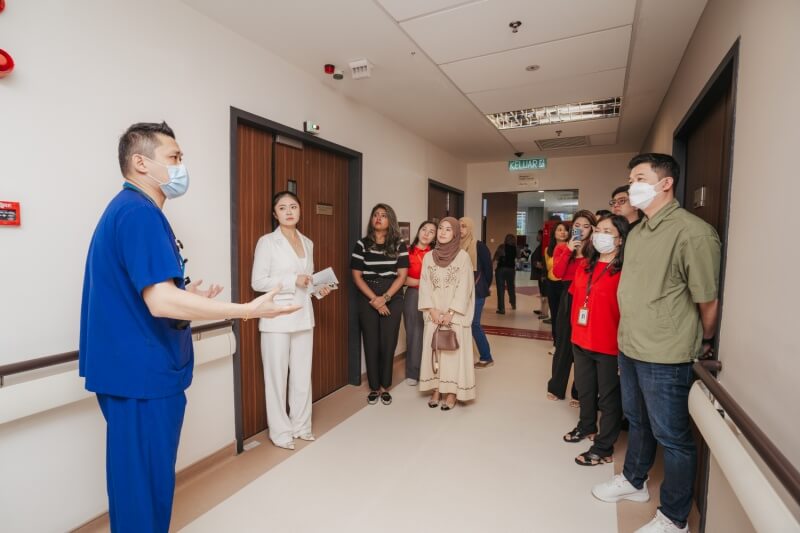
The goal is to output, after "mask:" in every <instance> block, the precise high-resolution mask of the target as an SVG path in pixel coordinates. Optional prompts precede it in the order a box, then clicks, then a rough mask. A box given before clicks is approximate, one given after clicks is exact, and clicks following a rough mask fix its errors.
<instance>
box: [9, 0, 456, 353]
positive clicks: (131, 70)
mask: <svg viewBox="0 0 800 533" xmlns="http://www.w3.org/2000/svg"><path fill="white" fill-rule="evenodd" d="M0 35H2V43H0V44H1V45H2V47H3V48H4V49H7V50H8V51H10V52H11V53H12V54H13V55H14V57H15V60H16V64H17V67H16V70H15V72H14V73H13V75H11V76H9V77H7V78H5V79H3V80H1V82H0V117H1V118H0V161H1V162H2V169H0V200H11V201H20V202H22V212H23V215H22V221H23V225H22V227H21V228H18V229H8V228H5V229H3V228H0V257H2V258H3V259H2V260H0V280H1V282H2V291H3V295H2V298H3V305H1V306H0V344H2V348H1V349H0V364H2V363H9V362H12V361H17V360H24V359H29V358H32V357H37V356H42V355H47V354H52V353H58V352H64V351H70V350H74V349H76V348H77V345H78V313H79V310H80V292H81V282H82V278H83V267H84V261H85V257H86V250H87V248H88V243H89V239H90V237H91V234H92V231H93V229H94V226H95V224H96V222H97V219H98V217H99V216H100V214H101V212H102V210H103V209H104V207H105V205H106V203H107V202H108V201H109V199H110V198H111V197H112V196H113V195H114V194H115V193H116V191H117V190H118V189H119V187H120V185H121V178H120V176H119V168H118V166H117V163H116V149H117V139H118V136H119V135H120V134H121V133H122V132H123V131H124V129H125V128H126V127H127V126H128V125H130V124H131V123H133V122H138V121H160V120H162V119H164V120H167V121H168V122H169V123H170V125H171V126H172V127H173V128H174V129H175V132H176V134H177V137H178V141H179V142H180V144H181V146H182V148H183V150H184V152H185V153H186V159H185V162H186V165H187V168H188V169H189V172H190V174H191V177H192V182H191V189H190V191H189V193H188V194H187V195H186V196H185V197H184V198H180V199H178V200H175V201H171V202H168V203H167V207H166V210H165V211H166V214H167V216H168V217H169V218H170V220H171V222H172V223H173V226H174V229H175V234H176V235H177V236H178V237H179V238H180V239H181V240H182V241H183V243H184V244H185V246H186V248H185V255H186V257H188V258H189V260H190V262H189V263H188V265H187V267H188V274H189V275H190V276H191V277H192V278H194V279H197V278H203V279H205V280H206V281H214V282H218V283H222V284H224V285H225V286H226V287H228V288H229V287H230V280H231V272H230V271H231V268H230V253H231V252H230V250H231V249H230V210H229V200H230V193H229V179H230V178H229V163H230V153H229V152H230V133H229V132H230V119H229V113H230V112H229V109H230V106H235V107H238V108H240V109H244V110H246V111H249V112H251V113H254V114H256V115H260V116H262V117H265V118H268V119H270V120H273V121H276V122H279V123H282V124H285V125H288V126H291V127H294V128H297V129H301V128H302V124H303V121H304V120H308V119H313V120H314V121H315V122H318V123H320V124H322V131H323V132H324V133H323V135H322V137H323V138H325V139H327V140H330V141H333V142H335V143H338V144H340V145H343V146H346V147H348V148H351V149H353V150H357V151H360V152H362V153H363V154H364V159H363V209H362V214H363V218H364V220H365V221H366V219H367V217H368V214H369V210H370V208H371V207H372V205H373V204H375V203H377V202H379V201H387V202H390V203H391V204H392V205H393V206H394V207H395V208H396V211H397V214H398V217H399V218H400V219H401V220H408V221H411V222H412V225H414V224H418V223H419V222H420V221H421V220H423V219H424V218H425V217H426V216H427V209H426V205H425V201H424V198H426V197H427V180H428V178H434V179H436V180H437V181H441V182H444V183H447V184H448V185H451V186H453V187H457V188H459V189H464V188H465V187H466V164H465V163H464V162H462V161H460V160H458V159H456V158H454V157H452V156H450V155H449V154H448V153H446V152H444V151H443V150H441V149H439V148H437V147H436V146H434V145H432V144H431V143H430V142H427V141H425V140H423V139H422V138H420V137H418V136H416V135H414V134H412V133H411V132H409V131H408V130H405V129H403V128H402V127H400V126H399V125H397V124H396V123H394V122H391V121H390V120H388V119H386V118H385V117H384V116H382V115H380V114H378V113H377V112H375V111H373V110H371V109H368V108H365V107H363V106H361V105H358V104H356V103H355V102H354V101H352V100H350V99H348V98H347V97H346V94H347V90H346V85H339V86H336V87H332V86H330V85H328V84H326V83H324V82H323V81H322V75H320V76H318V77H317V76H312V75H309V74H307V73H305V72H303V71H300V70H299V69H297V68H295V67H294V66H292V65H290V64H288V63H286V62H285V61H284V60H282V59H281V58H280V57H278V56H276V55H274V54H272V53H270V52H268V51H266V50H264V49H262V48H260V47H258V46H256V45H255V44H254V43H252V42H251V41H248V40H246V39H244V38H242V37H240V36H238V35H237V34H235V33H233V32H231V31H229V30H227V29H226V28H224V27H222V26H220V25H218V24H217V23H215V22H214V21H212V20H211V19H209V18H208V17H206V16H204V15H202V14H200V13H198V12H196V11H194V10H193V9H191V8H190V7H188V6H187V5H186V4H184V3H182V2H179V1H177V0H162V1H157V0H141V1H138V2H134V3H131V2H122V1H120V0H113V1H106V0H85V1H82V2H66V1H62V0H37V1H34V2H9V4H8V7H7V9H6V10H5V11H4V12H3V14H2V16H0ZM420 199H423V200H422V201H420ZM338 274H339V275H340V276H343V277H346V276H347V275H348V273H347V272H340V273H338ZM221 298H223V299H229V298H230V292H229V291H228V290H226V292H225V293H223V294H222V296H221Z"/></svg>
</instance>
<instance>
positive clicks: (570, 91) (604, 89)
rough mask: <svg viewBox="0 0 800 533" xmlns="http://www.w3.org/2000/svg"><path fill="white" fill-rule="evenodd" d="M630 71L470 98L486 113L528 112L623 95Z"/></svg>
mask: <svg viewBox="0 0 800 533" xmlns="http://www.w3.org/2000/svg"><path fill="white" fill-rule="evenodd" d="M625 72H626V69H624V68H618V69H613V70H604V71H603V72H593V73H591V74H581V75H579V76H574V77H569V78H562V79H558V80H550V81H544V82H541V83H534V84H532V85H525V86H523V87H511V88H506V89H493V90H491V91H481V92H476V93H469V94H467V97H468V98H469V99H470V100H472V102H473V103H474V104H475V105H476V106H477V107H478V109H480V110H481V111H482V112H483V113H484V114H488V113H495V112H497V111H502V110H504V109H527V108H529V107H542V106H546V105H553V104H557V103H559V102H586V101H591V100H598V99H602V98H605V97H607V96H608V95H609V94H622V91H623V89H624V88H625Z"/></svg>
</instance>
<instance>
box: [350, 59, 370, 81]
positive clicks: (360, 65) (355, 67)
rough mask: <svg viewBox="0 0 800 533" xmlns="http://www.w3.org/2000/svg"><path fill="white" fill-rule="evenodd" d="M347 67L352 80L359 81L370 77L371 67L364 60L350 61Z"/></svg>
mask: <svg viewBox="0 0 800 533" xmlns="http://www.w3.org/2000/svg"><path fill="white" fill-rule="evenodd" d="M349 66H350V75H351V76H352V78H353V79H354V80H361V79H364V78H371V77H372V66H373V65H372V63H370V62H369V61H368V60H366V59H358V60H356V61H351V62H350V64H349Z"/></svg>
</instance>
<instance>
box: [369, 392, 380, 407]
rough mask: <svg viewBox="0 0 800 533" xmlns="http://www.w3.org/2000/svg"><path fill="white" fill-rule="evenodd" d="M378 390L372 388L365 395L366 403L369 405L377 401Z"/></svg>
mask: <svg viewBox="0 0 800 533" xmlns="http://www.w3.org/2000/svg"><path fill="white" fill-rule="evenodd" d="M378 396H380V395H379V394H378V391H376V390H374V391H372V392H370V393H369V394H368V395H367V403H368V404H370V405H375V404H376V403H378Z"/></svg>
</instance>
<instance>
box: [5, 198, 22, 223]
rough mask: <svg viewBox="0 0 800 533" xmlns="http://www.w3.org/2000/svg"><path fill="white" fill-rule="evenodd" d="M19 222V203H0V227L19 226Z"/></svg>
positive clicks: (20, 220) (20, 219)
mask: <svg viewBox="0 0 800 533" xmlns="http://www.w3.org/2000/svg"><path fill="white" fill-rule="evenodd" d="M21 222H22V218H21V217H20V210H19V202H0V226H19V225H20V223H21Z"/></svg>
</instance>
